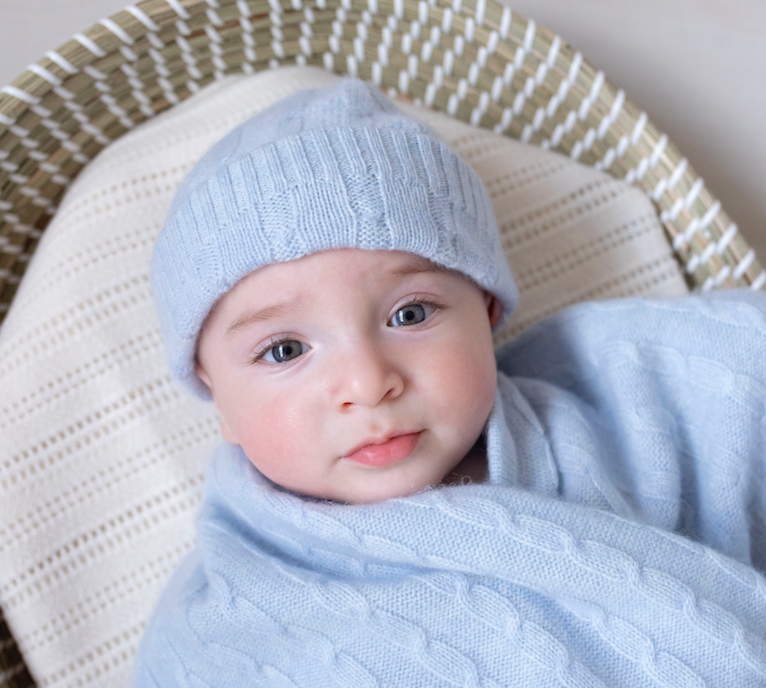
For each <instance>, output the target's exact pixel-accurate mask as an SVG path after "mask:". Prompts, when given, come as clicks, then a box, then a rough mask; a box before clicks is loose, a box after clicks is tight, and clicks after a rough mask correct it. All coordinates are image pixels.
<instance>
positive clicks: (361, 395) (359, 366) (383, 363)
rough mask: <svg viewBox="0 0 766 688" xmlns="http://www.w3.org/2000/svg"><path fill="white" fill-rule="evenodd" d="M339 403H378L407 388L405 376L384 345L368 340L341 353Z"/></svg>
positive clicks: (347, 406)
mask: <svg viewBox="0 0 766 688" xmlns="http://www.w3.org/2000/svg"><path fill="white" fill-rule="evenodd" d="M336 369H337V371H338V373H337V374H338V378H337V380H338V383H339V384H338V387H337V389H336V403H337V405H338V407H339V408H340V409H342V410H350V409H351V408H353V407H355V406H367V407H372V406H377V405H378V404H380V403H381V402H383V401H391V400H393V399H396V398H397V397H398V396H400V395H401V393H402V392H403V391H404V376H403V374H402V372H401V370H400V368H399V366H397V365H396V363H395V362H394V361H392V360H390V359H389V357H387V356H386V353H385V351H383V350H382V348H381V346H379V345H377V344H374V343H365V344H363V345H357V346H355V347H353V351H352V352H345V353H344V354H343V355H341V356H339V360H338V362H337V366H336Z"/></svg>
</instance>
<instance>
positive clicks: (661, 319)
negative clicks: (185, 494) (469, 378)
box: [134, 292, 766, 688]
mask: <svg viewBox="0 0 766 688" xmlns="http://www.w3.org/2000/svg"><path fill="white" fill-rule="evenodd" d="M723 324H726V325H729V326H732V327H735V328H736V333H735V334H732V332H731V331H730V330H729V329H728V328H726V327H722V325H723ZM764 356H766V295H764V294H761V293H752V292H739V293H725V294H718V295H714V296H706V297H690V298H686V299H679V300H666V301H656V302H649V301H641V300H629V301H625V302H612V303H606V304H590V305H584V306H577V307H574V308H572V309H569V310H568V311H565V312H564V313H562V314H561V315H558V316H555V317H553V318H551V319H549V320H546V321H544V322H542V323H540V324H539V325H537V326H536V327H534V328H532V329H531V330H530V331H529V332H527V333H526V334H524V335H523V336H522V337H521V338H520V339H519V340H518V341H517V342H515V343H512V344H510V345H508V346H507V347H506V348H504V349H503V350H502V351H501V352H500V353H499V356H498V363H499V366H500V369H501V372H500V373H499V384H498V394H497V398H496V403H495V407H494V409H493V412H492V415H491V417H490V420H489V423H488V426H487V431H486V440H487V453H488V461H489V470H490V479H489V484H486V485H468V486H461V487H450V488H440V489H435V490H430V491H426V492H423V493H420V494H417V495H413V496H411V497H407V498H402V499H395V500H390V501H388V502H384V503H381V504H374V505H354V506H349V505H341V504H332V503H326V502H317V501H311V500H304V499H301V498H299V497H297V496H294V495H292V494H289V493H286V492H284V491H281V490H279V489H278V488H276V487H275V486H274V485H273V484H271V483H270V482H269V481H268V480H266V479H265V478H264V477H262V476H261V475H260V474H259V473H258V472H257V471H256V469H255V468H253V466H252V465H251V464H250V462H249V461H248V460H247V458H246V457H245V456H244V454H243V453H242V452H241V450H240V449H239V448H238V447H234V446H232V445H223V446H222V447H221V448H220V449H219V450H218V451H217V452H216V454H215V455H214V456H213V459H212V461H211V463H210V465H209V469H208V473H207V477H206V491H205V496H204V501H203V506H202V509H201V513H200V517H199V519H198V522H197V536H198V542H197V546H196V548H195V550H194V551H193V552H192V554H191V555H190V556H189V557H188V558H187V559H186V560H185V562H184V563H183V565H182V566H181V568H180V569H179V570H178V571H177V573H176V574H175V577H174V578H173V579H172V580H171V582H170V584H169V586H168V588H167V590H166V593H165V595H164V596H163V599H162V600H161V602H160V605H159V607H158V609H157V611H156V613H155V616H154V618H153V620H152V622H151V623H150V625H149V627H148V629H147V633H146V635H145V638H144V641H143V643H142V647H141V649H140V651H139V658H138V665H137V673H136V677H135V683H134V685H135V686H136V688H146V687H152V688H164V687H165V686H170V685H172V686H183V687H195V688H197V687H201V686H216V688H227V687H232V688H234V687H236V688H247V687H249V686H312V687H321V686H348V687H349V688H351V687H353V688H359V687H364V686H408V687H424V686H434V687H437V686H440V687H442V686H451V685H454V686H472V687H478V686H483V687H484V686H492V687H499V686H517V687H519V688H521V687H524V688H527V687H528V686H535V687H541V686H546V687H547V686H551V687H553V686H556V687H559V686H570V687H578V688H594V687H597V686H603V687H607V686H608V687H609V688H622V687H627V686H630V687H641V688H650V687H651V688H656V687H657V686H663V687H665V688H692V687H694V688H702V687H703V686H737V687H738V688H747V687H753V688H755V687H756V686H763V685H765V684H766V579H765V578H764V577H763V575H762V573H761V572H762V571H763V570H764V568H766V529H765V528H764V524H765V523H766V491H765V490H764V480H765V478H766V458H764V451H763V447H764V436H763V428H764V427H765V426H764V419H765V417H766V414H765V408H764V399H766V370H765V369H764V367H763V365H762V361H763V360H764ZM508 373H510V374H511V375H512V376H509V375H508ZM672 531H675V532H672ZM679 532H682V533H684V534H685V536H682V535H680V534H678V533H679ZM759 569H760V571H761V572H759Z"/></svg>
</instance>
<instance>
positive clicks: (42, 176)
mask: <svg viewBox="0 0 766 688" xmlns="http://www.w3.org/2000/svg"><path fill="white" fill-rule="evenodd" d="M312 17H313V19H314V20H313V21H311V18H312ZM413 57H414V58H415V60H414V62H413ZM370 58H372V59H370ZM301 62H303V63H306V64H320V65H323V66H324V67H325V68H331V69H332V70H333V71H338V72H344V71H345V72H350V73H354V72H356V73H358V74H360V75H362V76H368V77H370V78H371V79H372V80H373V81H375V82H376V83H378V84H379V85H380V86H381V87H384V88H388V89H389V90H390V89H394V90H396V91H399V92H402V93H403V94H404V95H408V96H409V97H412V98H414V99H416V100H420V101H422V102H424V103H425V104H426V105H428V106H430V107H433V108H434V109H440V110H444V111H446V112H447V114H450V115H451V116H453V117H457V118H459V119H464V120H467V121H469V122H471V123H472V124H474V125H477V126H484V127H487V128H494V129H495V130H496V131H497V132H498V133H500V134H503V135H508V136H512V137H515V138H518V139H521V140H522V141H525V142H527V143H530V144H532V145H538V146H541V147H543V148H548V149H550V150H553V151H557V152H560V153H562V154H564V155H568V156H569V157H573V158H575V159H579V160H581V161H582V162H584V163H586V164H590V165H592V166H594V167H596V168H598V169H602V170H604V171H607V172H609V173H610V174H612V175H613V176H615V177H617V178H623V179H625V180H626V181H627V182H628V183H631V184H633V185H636V186H638V187H639V188H641V189H642V190H643V191H644V193H646V194H647V195H648V196H649V198H651V200H652V202H653V203H654V205H655V207H656V208H657V212H658V215H659V217H660V220H661V222H662V223H663V225H664V227H665V230H666V233H667V236H668V240H669V242H670V244H671V246H672V247H673V250H674V252H675V254H676V256H677V258H678V260H679V262H680V264H681V265H682V268H683V269H684V271H685V273H686V275H687V278H688V280H689V281H690V283H691V284H692V285H693V286H694V287H695V288H697V289H701V290H707V289H717V288H723V287H734V286H745V287H750V288H754V289H760V288H763V287H764V286H766V272H764V271H763V269H762V267H761V264H760V263H759V261H758V259H757V258H756V256H755V252H754V250H753V249H752V248H750V246H749V245H748V244H747V242H746V241H745V240H744V238H743V237H742V236H741V234H740V233H739V231H738V228H737V226H736V224H734V223H733V222H731V220H730V219H729V218H728V216H727V214H726V213H725V211H724V210H723V208H722V206H721V203H720V201H719V200H718V199H717V198H716V197H715V196H714V195H713V194H711V193H710V192H709V190H708V189H707V188H706V187H705V185H704V183H703V181H702V179H701V178H700V177H699V176H698V175H697V174H696V173H695V172H694V170H693V169H692V167H691V165H690V164H689V162H688V161H687V160H686V158H685V157H683V155H682V154H681V153H680V151H678V150H677V148H676V147H675V146H674V145H673V144H672V142H670V141H669V140H668V138H667V136H665V135H664V134H662V133H661V132H660V131H659V130H658V129H657V128H656V127H655V126H654V125H653V123H652V122H651V120H650V119H649V117H648V116H647V115H646V113H645V112H644V111H642V110H641V109H640V108H638V107H637V106H636V105H635V104H634V103H632V102H631V101H630V100H629V99H628V98H627V97H626V95H625V93H624V91H623V90H622V89H619V88H618V87H616V86H615V85H614V84H612V83H611V82H610V81H609V80H608V79H607V78H606V76H605V75H604V73H603V72H602V71H601V70H599V69H597V68H596V67H594V66H593V65H592V64H591V63H590V62H588V61H587V60H585V59H584V58H583V56H582V54H581V53H580V52H579V51H575V50H574V49H572V48H571V46H569V45H568V44H567V43H566V42H565V41H564V40H562V39H561V37H559V36H557V35H555V34H553V33H551V32H550V31H548V30H547V29H545V28H543V27H540V26H538V25H537V24H536V23H535V21H534V20H532V19H529V18H526V17H523V16H522V15H520V14H518V13H515V12H512V11H511V10H510V8H508V7H507V6H506V5H503V4H500V3H499V2H497V1H496V0H451V1H447V0H420V1H418V0H142V1H141V2H139V3H138V4H137V5H132V6H129V7H127V8H125V9H123V10H121V11H119V12H117V13H115V14H113V15H111V16H109V17H107V18H105V19H102V20H100V21H99V22H96V23H94V24H93V25H91V26H90V27H88V28H87V29H85V30H83V31H82V32H80V33H77V34H75V35H74V36H73V37H72V38H71V39H69V40H68V41H66V42H64V43H63V44H61V45H60V46H58V48H56V49H55V50H51V51H48V52H47V53H46V54H45V55H44V56H42V57H41V58H40V59H39V60H38V61H37V62H35V63H34V64H32V65H30V66H29V67H28V68H27V69H26V70H24V71H23V72H22V73H21V74H19V75H18V76H17V77H16V78H15V79H14V80H13V81H12V82H11V83H10V84H8V85H7V86H5V87H3V88H2V89H0V326H1V325H2V320H3V318H4V315H5V312H6V311H7V309H8V308H9V307H10V306H11V304H12V303H13V299H14V296H15V293H16V290H17V288H18V285H19V282H20V280H21V279H22V277H23V274H24V271H25V269H26V265H27V264H28V262H29V260H30V258H31V257H32V256H33V255H34V251H35V249H36V247H37V244H38V242H39V239H40V237H41V236H42V234H43V232H44V230H45V227H46V226H47V224H48V222H49V221H50V219H51V217H52V216H53V215H54V213H55V211H56V208H57V206H58V204H59V202H60V200H61V198H62V196H63V194H64V193H65V191H66V189H67V188H68V187H69V186H70V185H71V183H72V182H73V181H74V179H75V178H76V177H77V175H78V174H79V173H80V172H81V171H82V169H83V168H84V167H85V165H87V163H88V161H89V160H90V159H91V158H92V157H93V156H94V155H96V154H97V153H98V151H99V150H101V149H102V148H103V147H105V146H106V145H108V144H109V143H110V142H111V141H113V140H115V139H116V138H119V137H120V136H122V135H123V134H124V133H126V132H127V131H129V130H130V129H132V128H134V127H135V126H136V125H137V124H139V123H140V122H142V121H144V120H146V119H149V118H151V117H153V116H154V115H156V114H158V113H160V112H162V111H163V110H165V109H167V108H169V107H172V106H173V105H174V104H176V103H178V102H181V101H182V100H184V99H185V98H187V97H189V96H190V95H191V94H192V93H194V92H195V91H196V90H198V89H199V88H201V87H203V86H204V85H205V84H206V83H209V82H210V81H212V80H214V79H219V78H221V77H222V76H224V75H226V74H229V73H237V72H244V73H248V72H255V71H259V70H260V69H266V68H270V67H274V66H276V65H279V64H294V63H298V64H300V63H301ZM6 631H7V633H6ZM6 635H7V636H8V637H9V638H10V642H9V641H7V640H6V639H5V638H6ZM0 667H3V669H2V673H0V680H2V681H3V683H2V684H0V685H2V687H3V688H6V687H7V688H10V687H11V686H13V687H15V688H21V687H22V686H31V685H33V683H32V679H31V677H30V675H29V672H28V670H27V669H26V667H25V665H24V661H23V657H22V656H21V654H20V652H19V650H18V648H17V647H16V645H15V642H13V638H12V635H11V631H10V629H7V622H6V620H5V619H4V617H3V615H2V610H0Z"/></svg>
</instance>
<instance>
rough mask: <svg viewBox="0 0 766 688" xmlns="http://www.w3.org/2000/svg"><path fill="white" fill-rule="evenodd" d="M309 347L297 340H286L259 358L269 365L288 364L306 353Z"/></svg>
mask: <svg viewBox="0 0 766 688" xmlns="http://www.w3.org/2000/svg"><path fill="white" fill-rule="evenodd" d="M307 350H308V347H307V346H306V345H305V344H302V343H301V342H299V341H298V340H296V339H286V340H284V341H281V342H277V343H276V344H274V345H273V346H271V347H269V348H268V349H266V351H264V353H263V354H262V355H261V356H259V357H258V358H260V359H262V360H264V361H268V362H269V363H286V362H287V361H292V360H293V359H294V358H298V356H300V355H301V354H303V353H305V352H306V351H307Z"/></svg>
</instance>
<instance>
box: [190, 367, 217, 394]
mask: <svg viewBox="0 0 766 688" xmlns="http://www.w3.org/2000/svg"><path fill="white" fill-rule="evenodd" d="M194 372H196V373H197V377H198V378H199V379H200V380H202V382H204V383H205V385H206V386H207V388H208V389H209V390H210V393H211V394H212V393H213V386H212V385H211V384H210V378H209V377H208V376H207V373H206V372H205V371H204V370H203V369H202V366H201V365H200V364H199V363H195V364H194Z"/></svg>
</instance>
